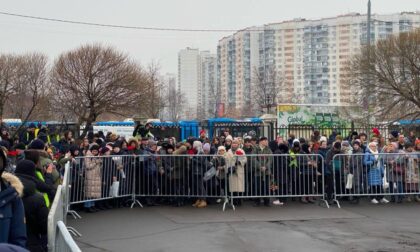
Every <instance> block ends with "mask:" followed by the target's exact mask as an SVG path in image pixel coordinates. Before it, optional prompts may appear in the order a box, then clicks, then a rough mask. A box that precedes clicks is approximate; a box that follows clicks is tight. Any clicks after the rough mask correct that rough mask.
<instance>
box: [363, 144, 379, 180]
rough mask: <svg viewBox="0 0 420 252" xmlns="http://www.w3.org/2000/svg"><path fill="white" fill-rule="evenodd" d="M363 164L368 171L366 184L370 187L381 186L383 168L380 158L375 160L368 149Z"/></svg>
mask: <svg viewBox="0 0 420 252" xmlns="http://www.w3.org/2000/svg"><path fill="white" fill-rule="evenodd" d="M363 163H364V165H365V166H366V167H367V170H368V184H369V185H370V186H379V185H382V178H383V176H384V166H383V162H382V161H380V158H378V160H376V159H375V156H374V154H372V153H371V152H370V150H369V149H366V152H365V156H364V158H363Z"/></svg>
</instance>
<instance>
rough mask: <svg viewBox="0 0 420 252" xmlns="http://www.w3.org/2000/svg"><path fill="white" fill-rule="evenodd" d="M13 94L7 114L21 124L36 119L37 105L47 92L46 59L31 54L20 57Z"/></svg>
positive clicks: (45, 57) (42, 55) (37, 54)
mask: <svg viewBox="0 0 420 252" xmlns="http://www.w3.org/2000/svg"><path fill="white" fill-rule="evenodd" d="M17 75H18V76H17V77H16V82H15V85H14V92H13V93H12V94H11V95H10V99H9V101H8V104H7V105H6V107H7V108H8V111H9V113H10V114H11V115H12V116H13V117H16V118H20V119H21V120H22V121H23V122H25V121H27V120H28V119H31V118H34V117H36V118H38V113H39V112H41V111H39V107H40V106H39V105H40V104H41V103H42V101H43V100H45V99H46V93H47V90H48V84H49V83H48V58H47V56H46V55H44V54H40V53H32V54H26V55H23V56H21V57H20V64H19V70H18V71H17Z"/></svg>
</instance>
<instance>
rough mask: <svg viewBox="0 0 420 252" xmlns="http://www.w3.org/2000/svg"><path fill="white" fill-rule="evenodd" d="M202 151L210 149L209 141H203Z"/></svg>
mask: <svg viewBox="0 0 420 252" xmlns="http://www.w3.org/2000/svg"><path fill="white" fill-rule="evenodd" d="M203 151H210V144H209V143H205V144H204V145H203Z"/></svg>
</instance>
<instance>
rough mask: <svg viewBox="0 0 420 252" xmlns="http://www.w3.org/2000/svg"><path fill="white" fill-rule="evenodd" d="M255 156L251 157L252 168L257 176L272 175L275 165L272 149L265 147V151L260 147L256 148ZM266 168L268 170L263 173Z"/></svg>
mask: <svg viewBox="0 0 420 252" xmlns="http://www.w3.org/2000/svg"><path fill="white" fill-rule="evenodd" d="M252 154H253V155H256V156H252V157H251V166H252V169H253V170H254V175H255V176H258V177H259V176H269V175H271V172H272V171H271V170H272V167H271V166H272V164H273V156H272V154H273V153H272V152H271V150H270V148H268V147H265V148H264V149H261V147H260V146H257V147H255V149H254V152H253V153H252ZM262 167H265V168H266V170H265V171H262V170H261V168H262Z"/></svg>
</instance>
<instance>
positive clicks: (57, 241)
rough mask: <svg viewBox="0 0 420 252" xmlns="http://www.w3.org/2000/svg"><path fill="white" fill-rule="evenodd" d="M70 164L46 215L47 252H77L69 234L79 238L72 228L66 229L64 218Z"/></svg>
mask: <svg viewBox="0 0 420 252" xmlns="http://www.w3.org/2000/svg"><path fill="white" fill-rule="evenodd" d="M69 172H70V164H66V166H65V172H64V176H63V184H62V185H59V186H58V188H57V192H56V194H55V197H54V201H53V203H52V206H51V209H50V212H49V214H48V251H50V252H55V251H60V252H61V251H72V252H77V251H80V249H79V248H78V247H77V245H76V243H75V242H74V240H73V238H72V237H71V235H70V233H69V231H70V232H72V233H73V234H75V235H78V236H80V233H78V232H77V231H76V230H75V229H74V228H71V227H66V225H65V223H66V217H67V213H68V209H69V207H68V204H67V203H68V200H69V191H68V188H69V185H68V179H69V175H70V173H69Z"/></svg>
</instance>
